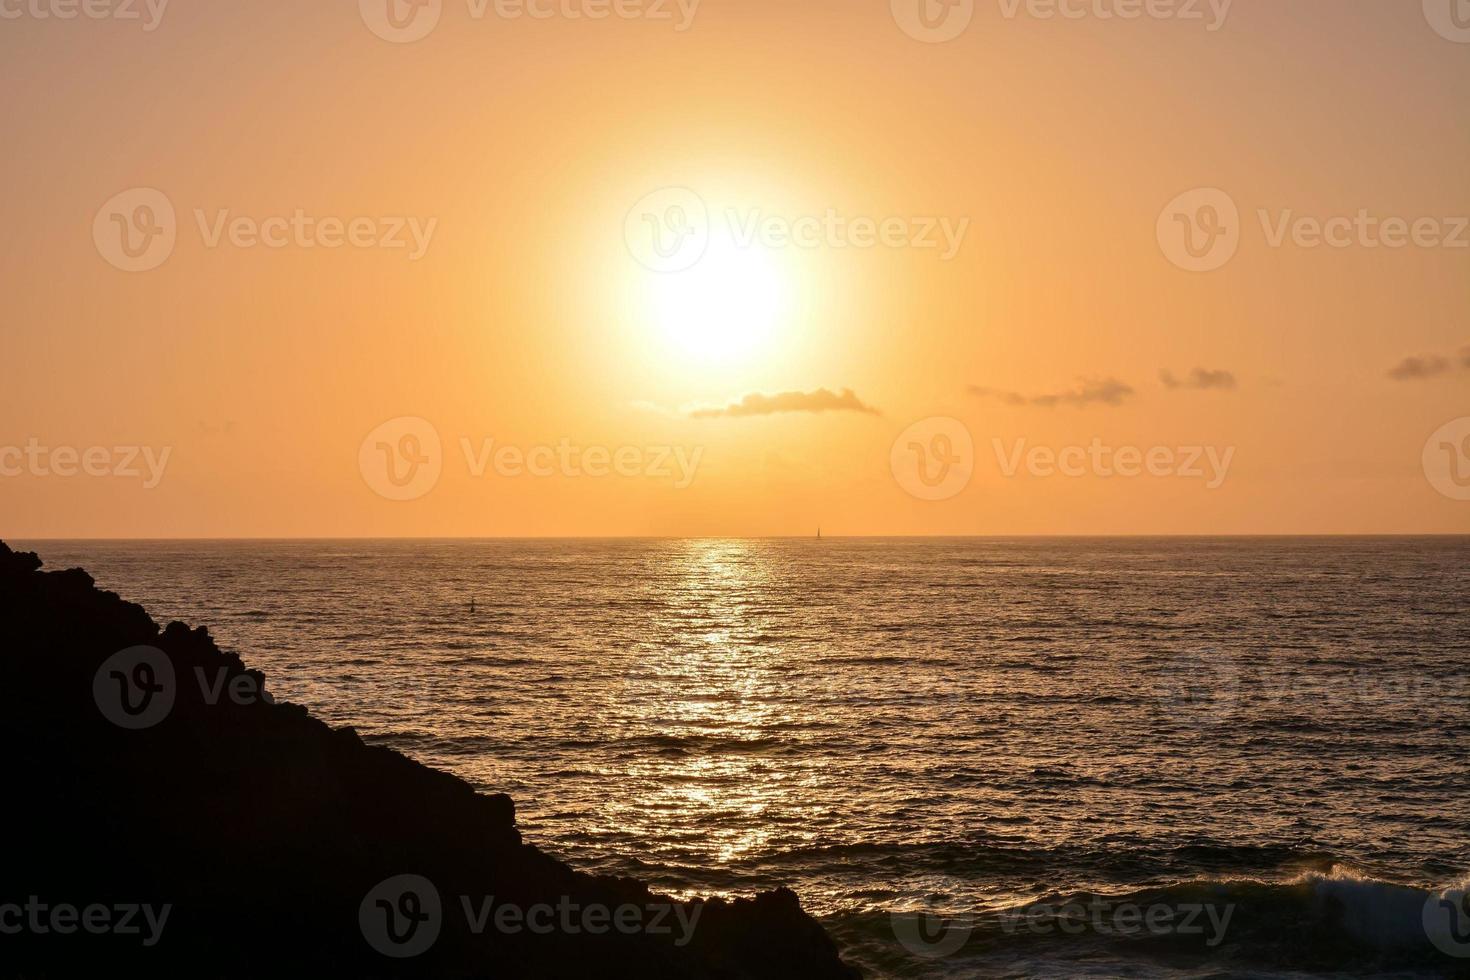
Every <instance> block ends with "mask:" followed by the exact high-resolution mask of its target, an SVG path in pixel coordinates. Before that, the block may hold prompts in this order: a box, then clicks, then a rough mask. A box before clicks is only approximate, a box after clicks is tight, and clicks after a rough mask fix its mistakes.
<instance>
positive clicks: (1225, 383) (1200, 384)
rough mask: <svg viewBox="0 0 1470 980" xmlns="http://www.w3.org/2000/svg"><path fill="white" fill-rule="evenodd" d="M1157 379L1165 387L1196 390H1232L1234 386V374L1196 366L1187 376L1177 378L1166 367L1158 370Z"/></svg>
mask: <svg viewBox="0 0 1470 980" xmlns="http://www.w3.org/2000/svg"><path fill="white" fill-rule="evenodd" d="M1159 380H1160V381H1162V382H1163V383H1164V387H1165V388H1170V389H1174V388H1192V389H1194V390H1196V391H1234V390H1235V388H1236V380H1235V375H1234V374H1232V373H1231V372H1229V371H1225V370H1211V369H1209V368H1202V367H1197V368H1195V369H1194V370H1193V371H1191V372H1189V377H1187V378H1183V379H1180V378H1177V377H1175V376H1174V372H1173V371H1170V370H1169V369H1168V368H1165V369H1164V370H1162V371H1160V372H1159Z"/></svg>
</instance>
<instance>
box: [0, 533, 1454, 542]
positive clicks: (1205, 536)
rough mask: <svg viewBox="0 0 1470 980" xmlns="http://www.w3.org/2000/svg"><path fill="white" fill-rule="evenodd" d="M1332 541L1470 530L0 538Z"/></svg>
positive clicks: (13, 539) (74, 539)
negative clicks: (817, 535) (818, 535)
mask: <svg viewBox="0 0 1470 980" xmlns="http://www.w3.org/2000/svg"><path fill="white" fill-rule="evenodd" d="M1318 538H1320V539H1331V538H1470V531H1342V532H1339V531H1329V532H1236V533H1224V534H1222V533H1208V532H1162V533H1111V534H1109V533H1085V534H1084V533H1075V534H1064V533H1018V534H823V535H822V536H821V537H820V538H817V537H816V536H815V535H811V534H805V535H803V534H600V535H599V534H545V535H348V536H330V535H303V536H282V535H246V536H212V535H189V536H183V537H123V536H101V537H98V536H79V537H29V536H25V535H16V536H9V535H5V534H0V542H26V543H35V544H54V543H78V542H103V541H105V542H119V543H136V544H147V543H173V542H282V541H301V542H308V541H323V542H325V541H816V540H821V541H1017V540H1054V541H1055V540H1160V539H1177V540H1248V539H1255V540H1259V539H1280V540H1300V539H1318Z"/></svg>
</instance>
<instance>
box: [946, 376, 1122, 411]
mask: <svg viewBox="0 0 1470 980" xmlns="http://www.w3.org/2000/svg"><path fill="white" fill-rule="evenodd" d="M970 394H972V395H978V396H980V397H981V398H999V399H1000V400H1001V401H1003V402H1005V403H1006V404H1007V405H1026V406H1032V407H1036V408H1056V407H1057V406H1058V405H1076V406H1078V407H1081V406H1083V405H1093V404H1098V405H1115V406H1116V405H1121V404H1123V401H1124V400H1125V399H1126V398H1128V396H1129V395H1132V394H1133V389H1132V388H1131V387H1130V386H1128V385H1126V384H1124V383H1123V382H1121V381H1119V380H1118V379H1116V378H1105V379H1102V380H1085V379H1084V380H1082V381H1081V382H1080V387H1077V388H1073V389H1071V390H1070V391H1059V392H1055V393H1052V394H1044V395H1023V394H1021V393H1020V392H1016V391H1002V390H1000V389H998V388H982V387H980V386H978V385H971V386H970Z"/></svg>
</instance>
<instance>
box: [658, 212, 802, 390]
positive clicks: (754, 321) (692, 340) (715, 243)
mask: <svg viewBox="0 0 1470 980" xmlns="http://www.w3.org/2000/svg"><path fill="white" fill-rule="evenodd" d="M786 273H787V270H786V269H785V268H784V267H783V266H782V265H781V263H780V262H779V261H778V260H777V258H776V257H775V256H774V255H773V254H772V253H771V252H770V251H769V250H767V249H765V248H762V247H760V246H759V245H752V246H749V247H742V246H739V245H737V244H735V243H734V242H733V241H729V240H728V239H723V240H722V239H719V238H715V239H712V240H711V241H710V244H709V250H708V251H707V252H706V253H705V255H704V257H703V258H701V259H700V260H699V262H698V263H696V264H695V265H694V267H693V268H690V269H686V270H684V271H683V272H675V273H664V274H662V275H658V276H656V277H655V278H653V279H652V280H651V281H650V282H649V286H648V289H649V293H648V296H649V304H650V307H651V310H650V312H651V315H652V318H653V322H654V323H655V324H656V326H657V328H658V329H659V331H660V332H661V333H662V334H663V336H664V337H665V338H666V340H667V341H668V342H669V343H670V344H671V345H672V346H674V347H675V348H676V349H678V350H681V351H683V352H684V353H685V354H686V355H689V356H691V357H694V358H696V359H698V360H701V361H707V362H721V363H733V362H740V361H745V360H748V359H750V358H751V357H754V356H756V355H757V354H760V353H762V352H764V351H766V350H768V349H769V348H770V346H771V343H772V341H773V340H774V339H775V337H776V335H777V332H778V331H779V329H780V327H781V325H782V322H783V321H784V320H785V319H786V317H787V314H788V311H789V305H790V289H789V285H790V284H789V282H788V278H787V274H786Z"/></svg>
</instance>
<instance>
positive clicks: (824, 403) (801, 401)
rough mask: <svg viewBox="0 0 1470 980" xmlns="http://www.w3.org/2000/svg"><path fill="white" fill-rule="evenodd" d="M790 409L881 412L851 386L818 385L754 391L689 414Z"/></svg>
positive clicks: (730, 414)
mask: <svg viewBox="0 0 1470 980" xmlns="http://www.w3.org/2000/svg"><path fill="white" fill-rule="evenodd" d="M787 412H810V413H821V412H858V413H860V414H864V415H881V414H882V413H881V412H879V411H878V410H877V409H876V408H874V407H873V406H871V405H868V404H866V403H864V402H863V401H862V399H860V398H858V396H857V395H856V394H855V393H854V392H853V390H852V389H851V388H843V389H842V391H841V393H837V392H833V391H828V390H827V389H826V388H818V389H817V390H816V391H782V392H778V393H776V394H774V395H768V394H765V393H764V392H759V391H755V392H751V393H750V394H748V395H745V396H744V397H742V398H741V399H740V400H739V401H738V402H732V403H731V404H729V405H721V406H714V407H704V408H694V409H691V410H690V412H689V417H690V418H695V419H716V418H753V417H756V416H761V415H779V414H782V413H787Z"/></svg>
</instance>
